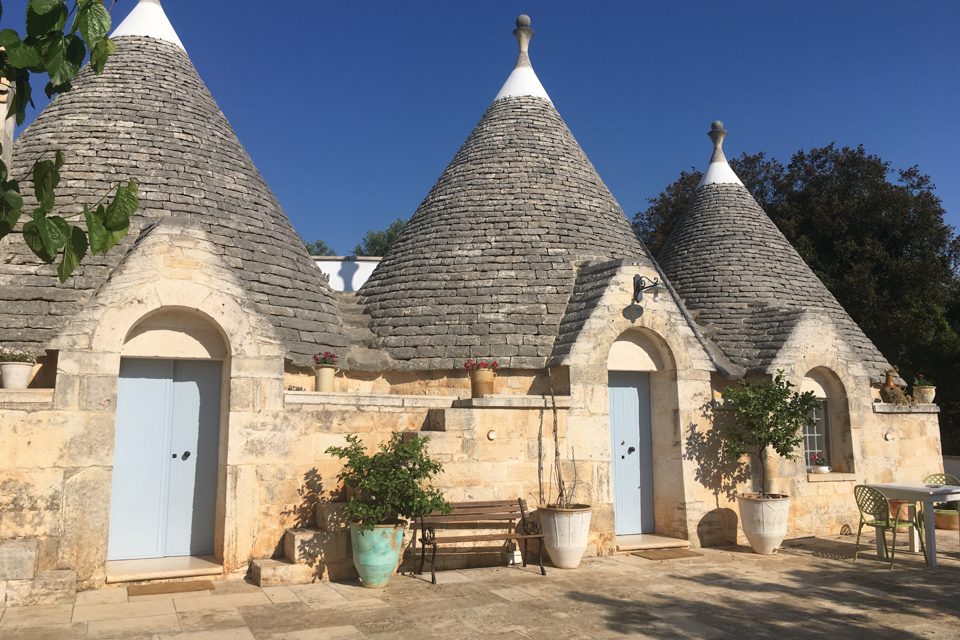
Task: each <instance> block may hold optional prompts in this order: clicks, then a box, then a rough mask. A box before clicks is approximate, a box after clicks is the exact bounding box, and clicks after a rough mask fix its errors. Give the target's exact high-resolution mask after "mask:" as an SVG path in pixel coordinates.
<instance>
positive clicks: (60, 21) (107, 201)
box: [0, 0, 139, 282]
mask: <svg viewBox="0 0 960 640" xmlns="http://www.w3.org/2000/svg"><path fill="white" fill-rule="evenodd" d="M71 4H72V6H71ZM2 14H3V5H2V3H0V17H2ZM110 24H111V21H110V12H109V11H108V10H107V8H106V7H105V6H104V3H103V1H102V0H74V1H73V2H72V3H69V2H68V1H67V0H29V2H28V3H27V15H26V31H25V33H24V34H20V33H19V32H17V31H15V30H14V29H3V30H2V31H0V46H2V47H3V49H4V50H3V51H2V52H0V77H3V78H6V79H7V80H9V81H10V83H11V84H12V87H13V95H12V98H11V99H10V100H9V107H8V111H7V118H15V119H16V122H17V124H22V123H23V122H24V120H25V118H26V110H27V107H32V106H33V99H32V92H33V88H32V80H34V78H33V74H41V75H42V74H46V75H47V80H48V81H47V83H46V87H45V91H46V94H47V97H49V98H53V97H54V96H56V95H57V94H60V93H64V92H66V91H69V90H70V87H71V82H72V81H73V79H74V77H75V76H76V75H77V73H78V72H79V71H80V67H81V65H82V64H83V61H84V60H85V59H86V57H87V54H88V53H89V55H90V66H91V67H92V68H93V70H94V72H95V73H98V74H99V73H102V72H103V68H104V65H106V63H107V59H108V58H109V57H110V55H111V54H112V53H113V51H114V49H115V45H114V43H113V42H112V41H111V40H110V39H109V38H108V37H107V34H108V33H109V32H110ZM64 161H65V158H64V157H63V154H62V153H60V152H59V151H57V152H55V153H54V155H53V158H52V159H41V160H37V161H36V163H35V164H34V165H33V168H32V170H31V172H30V177H31V178H32V182H33V192H34V196H35V198H36V204H37V206H36V207H35V208H34V209H33V210H32V211H30V212H28V216H29V219H28V220H26V222H24V224H23V226H22V227H20V233H22V234H23V239H24V241H25V242H26V244H27V246H28V247H30V250H31V251H33V252H34V253H35V254H36V255H37V257H38V258H40V259H41V260H43V261H44V262H46V263H47V264H52V263H53V262H54V261H56V260H57V258H58V257H59V258H60V264H59V266H58V268H57V273H58V275H59V277H60V281H61V282H63V281H66V280H67V279H68V278H69V277H70V275H71V274H72V273H73V271H74V270H75V269H76V268H77V265H79V264H80V261H81V260H83V258H84V256H85V255H86V254H87V251H88V250H89V251H91V252H92V253H95V254H103V253H106V252H107V251H109V250H110V249H111V248H112V247H113V246H114V245H115V244H117V243H118V242H119V241H120V240H121V239H122V238H123V237H124V236H125V235H126V234H127V231H128V230H129V227H130V216H131V215H133V214H134V213H135V212H136V210H137V207H138V206H139V196H138V192H137V183H136V181H134V180H129V181H125V182H121V183H120V184H119V185H118V186H117V187H116V190H115V191H114V190H111V192H112V197H111V193H110V192H108V193H104V194H103V196H102V197H101V198H100V200H99V202H97V203H96V204H94V205H92V206H90V205H84V208H83V214H82V218H83V225H82V226H81V225H80V224H74V222H79V221H80V218H81V215H79V214H78V215H76V216H71V217H68V218H64V217H63V216H59V215H52V212H53V209H54V206H55V204H56V193H55V192H56V188H57V186H58V184H59V183H60V169H61V168H62V167H63V164H64ZM24 213H27V212H25V211H24V202H23V197H22V196H21V189H20V181H18V180H14V179H11V178H10V176H9V174H8V169H7V166H6V164H4V163H3V161H2V160H0V238H3V237H4V236H6V235H7V234H9V233H11V232H13V231H15V229H16V228H17V225H18V222H19V221H20V218H21V217H22V216H23V215H24Z"/></svg>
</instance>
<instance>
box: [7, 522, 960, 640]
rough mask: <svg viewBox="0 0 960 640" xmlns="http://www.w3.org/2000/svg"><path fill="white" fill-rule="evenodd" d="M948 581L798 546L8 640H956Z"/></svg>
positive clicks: (43, 610) (189, 599)
mask: <svg viewBox="0 0 960 640" xmlns="http://www.w3.org/2000/svg"><path fill="white" fill-rule="evenodd" d="M938 538H939V539H940V540H941V546H940V548H939V552H940V553H939V558H940V566H939V567H938V568H937V569H936V570H929V569H926V568H924V566H923V562H922V558H920V557H918V556H912V555H910V554H908V553H906V552H904V553H903V555H902V556H901V557H900V558H899V559H898V561H897V565H896V568H895V569H894V570H893V571H890V570H888V569H887V568H886V567H887V565H886V564H885V563H882V562H880V561H879V560H877V559H876V556H875V555H874V553H873V551H872V549H867V548H866V547H864V551H863V552H862V555H861V561H860V562H858V563H857V564H856V565H854V564H853V563H852V562H851V558H852V555H853V538H852V537H851V536H845V537H838V538H832V539H812V538H811V539H802V540H796V541H792V542H790V543H789V546H788V547H787V548H786V549H784V550H783V551H782V552H781V553H780V554H779V555H777V556H768V557H762V556H757V555H754V554H752V553H750V551H749V549H747V548H745V547H737V548H726V549H706V550H703V557H699V558H690V559H682V560H669V561H663V562H653V561H649V560H645V559H642V558H638V557H635V556H632V555H623V556H617V557H607V558H595V559H590V560H587V561H585V563H584V565H583V566H582V567H581V568H580V569H579V570H577V571H560V570H548V575H547V576H546V577H545V578H544V577H542V576H540V575H539V574H538V573H537V571H536V569H534V568H532V567H531V568H530V569H529V570H524V569H521V568H491V569H475V570H469V571H447V572H443V573H440V574H438V577H439V579H440V582H441V584H439V585H437V586H432V585H431V584H430V583H429V582H428V581H424V580H421V579H419V578H417V577H412V576H396V577H395V578H394V580H393V582H392V583H391V585H390V586H389V588H387V589H384V590H371V589H364V588H362V587H359V586H357V585H355V584H340V583H332V584H331V583H319V584H312V585H300V586H291V587H270V588H264V589H260V588H257V587H255V586H253V585H251V584H248V583H246V582H244V581H240V580H230V581H223V582H220V583H217V584H216V588H215V589H214V591H212V592H211V591H203V592H194V593H180V594H170V595H153V596H136V597H134V596H129V597H128V595H127V591H126V589H125V588H113V589H105V590H101V591H92V592H86V593H82V594H79V596H78V598H77V603H76V604H75V605H54V606H43V607H22V608H8V609H7V610H6V611H5V612H3V614H2V617H0V638H2V639H3V640H41V639H42V640H73V639H81V638H90V639H94V638H103V639H106V638H137V639H140V638H144V639H146V638H151V639H156V640H161V639H162V640H166V639H168V638H169V639H173V638H176V639H179V640H220V639H228V638H230V639H237V640H250V639H256V640H288V639H289V640H293V639H296V640H314V639H317V640H322V639H327V638H330V639H333V638H336V639H339V640H354V639H361V638H405V639H417V640H419V639H421V638H422V639H428V638H443V639H445V640H450V639H452V638H491V639H498V638H503V639H507V638H509V639H511V640H515V639H518V638H520V639H523V638H544V639H549V640H572V639H574V638H622V637H631V638H685V639H686V638H777V639H778V640H786V639H788V638H844V639H846V638H871V639H872V638H897V639H898V640H911V639H913V638H945V639H946V638H957V637H960V544H958V542H957V539H958V538H957V534H956V532H941V534H940V535H939V536H938Z"/></svg>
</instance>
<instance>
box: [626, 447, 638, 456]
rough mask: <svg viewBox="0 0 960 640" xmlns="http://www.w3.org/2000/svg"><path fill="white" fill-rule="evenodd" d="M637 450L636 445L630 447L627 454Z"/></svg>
mask: <svg viewBox="0 0 960 640" xmlns="http://www.w3.org/2000/svg"><path fill="white" fill-rule="evenodd" d="M636 450H637V448H636V447H630V448H629V449H627V455H630V454H631V453H633V452H634V451H636Z"/></svg>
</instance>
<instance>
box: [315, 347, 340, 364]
mask: <svg viewBox="0 0 960 640" xmlns="http://www.w3.org/2000/svg"><path fill="white" fill-rule="evenodd" d="M313 364H314V365H316V366H318V367H335V366H337V354H335V353H333V352H330V351H324V352H323V353H315V354H313Z"/></svg>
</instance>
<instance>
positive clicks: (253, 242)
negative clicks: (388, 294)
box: [0, 0, 345, 364]
mask: <svg viewBox="0 0 960 640" xmlns="http://www.w3.org/2000/svg"><path fill="white" fill-rule="evenodd" d="M138 11H139V12H140V13H139V14H135V13H132V14H131V19H130V20H128V21H125V23H124V24H122V25H121V28H120V29H118V31H122V30H123V29H127V30H128V31H131V32H134V33H137V34H142V33H146V34H148V35H119V36H117V37H116V38H115V40H116V44H117V51H116V53H115V54H114V55H113V56H111V58H110V60H109V61H108V63H107V66H106V69H105V70H104V72H103V74H102V75H99V76H98V75H95V74H94V73H92V71H91V70H90V69H89V67H88V68H86V69H84V70H82V71H81V72H80V74H79V75H78V77H77V79H76V81H75V82H74V87H73V90H72V91H70V92H69V93H66V94H63V95H61V96H59V97H58V98H56V99H55V100H54V101H53V102H52V103H51V104H50V105H49V106H48V107H47V108H46V109H45V110H44V112H43V113H41V114H40V115H39V116H38V117H37V119H36V121H35V122H34V123H33V124H32V125H31V126H30V127H29V128H28V129H27V130H26V131H25V132H24V133H23V135H22V136H21V137H20V138H19V139H18V140H17V142H16V144H15V147H14V160H13V174H14V175H17V176H19V177H23V176H24V175H25V174H26V172H27V171H29V168H30V167H31V166H32V164H33V162H34V161H35V160H36V159H38V158H40V157H51V156H52V152H53V150H55V149H60V150H62V151H63V152H64V155H65V159H66V164H65V165H64V167H63V169H62V171H61V174H62V179H61V182H60V186H59V188H58V190H57V203H58V208H57V212H56V213H59V214H60V215H67V214H72V213H76V212H80V211H82V206H83V204H84V203H87V204H92V203H94V202H96V201H97V200H98V199H99V198H100V197H101V196H102V195H103V194H104V193H106V192H107V191H108V190H110V189H111V187H112V186H113V185H116V183H117V182H118V181H120V180H121V179H126V178H134V179H136V180H137V181H138V182H139V184H140V211H139V212H138V214H137V215H136V217H135V219H134V220H132V221H131V229H130V233H129V235H128V236H127V237H126V238H125V239H124V241H123V242H122V243H121V245H120V246H118V247H114V248H113V249H112V250H111V251H110V252H109V253H108V254H107V255H106V256H92V255H88V256H87V257H86V258H85V259H84V261H83V263H82V264H81V267H80V268H79V269H78V270H77V272H76V273H75V275H74V277H72V278H71V279H70V280H68V281H67V282H66V283H65V284H62V285H61V284H60V283H59V282H58V280H57V278H56V274H55V269H54V267H53V266H46V265H42V264H40V262H39V260H38V259H37V258H36V257H35V256H34V255H33V254H32V253H31V252H30V250H29V249H28V248H27V247H26V245H25V244H24V243H23V239H22V236H20V235H19V234H10V235H8V236H7V237H6V238H5V239H4V240H2V241H0V343H2V344H13V345H18V346H21V347H25V348H30V349H34V350H37V351H40V350H42V349H43V348H44V346H45V345H47V344H48V343H49V342H50V340H51V339H52V338H53V337H54V336H55V335H56V334H57V332H58V330H59V329H60V328H61V327H63V326H64V324H65V323H66V322H69V319H70V316H71V315H73V314H74V313H76V312H77V311H78V310H79V308H80V307H81V306H82V305H84V304H85V303H86V302H87V301H88V300H89V299H90V297H91V296H93V295H94V294H95V292H96V290H97V288H98V287H100V286H101V285H102V284H103V283H104V282H105V281H106V280H107V279H108V278H109V276H110V273H111V271H112V270H113V269H114V268H115V267H116V266H117V264H118V263H119V262H120V261H121V260H123V259H124V256H125V255H126V254H127V253H128V251H130V250H134V251H135V250H136V249H135V248H134V243H135V240H136V238H137V237H138V235H139V234H140V232H141V230H142V229H144V228H145V227H146V226H147V225H148V224H149V223H151V222H153V221H157V220H159V221H162V220H164V219H167V218H171V217H172V218H177V219H178V222H179V223H180V224H182V225H184V226H187V227H191V228H194V229H197V230H201V231H203V232H205V233H206V235H207V236H208V237H209V238H210V240H211V241H212V242H213V243H214V245H215V247H216V250H217V251H218V253H220V254H221V255H222V257H223V259H224V260H225V262H226V263H227V264H228V265H229V266H230V267H232V269H233V271H234V273H235V274H236V276H237V278H238V280H239V282H240V283H241V285H242V287H243V289H244V291H243V295H244V297H245V298H246V301H247V302H248V303H249V304H253V305H254V306H255V307H256V309H257V310H258V311H259V312H260V313H261V314H262V315H263V316H264V317H265V318H267V319H268V320H269V321H270V323H271V324H272V325H273V326H274V327H275V328H276V330H277V333H278V335H279V337H280V339H281V340H282V341H283V343H284V344H285V346H286V348H287V351H288V354H289V357H290V358H291V359H292V360H293V361H295V362H297V363H302V364H306V363H307V362H308V359H309V356H310V355H311V354H313V353H315V352H316V351H317V349H320V350H321V351H322V350H324V348H326V349H329V348H338V347H342V346H344V345H345V339H344V337H343V331H342V325H341V322H340V319H339V316H338V312H337V306H336V303H335V301H334V298H333V294H332V292H331V291H330V289H329V287H328V286H327V284H326V282H325V281H324V280H323V279H322V277H321V273H320V271H319V270H318V269H317V267H316V265H315V264H314V263H313V261H312V260H311V259H310V257H309V255H308V253H307V251H306V249H305V247H304V245H303V242H302V241H301V240H300V238H299V237H298V236H297V234H296V233H295V232H294V230H293V228H292V227H291V225H290V222H289V221H288V220H287V217H286V215H285V214H284V212H283V209H282V208H281V207H280V204H279V203H278V202H277V200H276V198H275V197H274V195H273V193H272V192H271V191H270V189H269V188H268V187H267V185H266V183H265V182H264V180H263V178H262V176H261V175H260V173H259V172H258V171H257V168H256V167H255V166H254V164H253V162H252V161H251V160H250V158H249V156H248V155H247V153H246V151H245V150H244V148H243V146H242V145H241V144H240V142H239V140H238V139H237V136H236V134H235V133H234V131H233V129H232V128H231V126H230V124H229V123H228V122H227V120H226V118H225V117H224V115H223V113H222V112H221V111H220V108H219V107H218V106H217V104H216V102H215V101H214V99H213V97H212V96H211V94H210V92H209V90H208V89H207V87H206V85H205V84H204V83H203V81H202V80H201V79H200V76H199V75H198V73H197V71H196V69H195V68H194V66H193V64H192V63H191V61H190V58H189V57H188V56H187V54H186V52H185V51H184V50H183V48H182V45H180V44H179V39H177V40H176V42H174V41H172V39H171V37H170V36H169V34H170V33H173V30H172V27H171V28H169V29H166V28H157V26H156V22H151V20H154V18H153V17H152V16H156V15H158V14H157V13H156V12H157V11H159V15H160V16H162V18H163V20H164V21H165V20H166V16H163V12H162V9H161V8H160V6H159V3H158V2H156V0H144V2H142V3H141V4H140V5H138V7H137V8H135V9H134V12H138ZM144 12H146V14H145V17H144ZM138 16H139V18H140V20H132V19H133V18H137V17H138ZM131 21H132V23H131ZM160 26H161V27H164V25H162V24H161V25H160ZM166 26H169V23H167V25H166ZM172 38H176V34H175V33H174V34H173V36H172ZM26 208H27V209H28V210H29V209H30V203H29V202H28V203H27V207H26Z"/></svg>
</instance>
